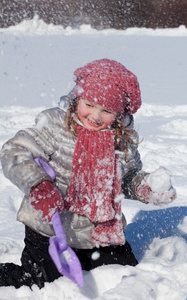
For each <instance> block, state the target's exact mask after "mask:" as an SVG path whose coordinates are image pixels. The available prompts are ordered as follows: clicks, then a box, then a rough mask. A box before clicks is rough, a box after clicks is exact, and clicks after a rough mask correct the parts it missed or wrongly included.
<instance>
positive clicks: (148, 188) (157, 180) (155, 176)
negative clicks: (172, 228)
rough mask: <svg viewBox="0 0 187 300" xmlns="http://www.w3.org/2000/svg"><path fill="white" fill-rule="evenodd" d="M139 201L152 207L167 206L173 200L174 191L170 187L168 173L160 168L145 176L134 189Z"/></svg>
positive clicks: (174, 196)
mask: <svg viewBox="0 0 187 300" xmlns="http://www.w3.org/2000/svg"><path fill="white" fill-rule="evenodd" d="M136 194H137V196H138V198H139V199H140V200H142V201H143V200H144V201H146V202H149V203H152V204H154V205H162V204H168V203H170V202H172V201H173V200H175V198H176V190H175V189H174V188H173V187H172V185H171V175H170V172H169V171H168V170H167V169H165V168H163V167H160V168H159V169H158V170H156V171H155V172H153V173H151V174H149V175H147V176H145V177H144V179H143V180H142V182H141V184H140V185H139V186H138V188H137V189H136Z"/></svg>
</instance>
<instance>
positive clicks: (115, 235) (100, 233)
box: [91, 219, 125, 247]
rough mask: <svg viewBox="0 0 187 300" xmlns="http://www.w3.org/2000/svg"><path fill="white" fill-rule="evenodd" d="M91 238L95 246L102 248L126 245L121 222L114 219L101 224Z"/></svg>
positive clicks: (92, 232) (94, 230) (93, 231)
mask: <svg viewBox="0 0 187 300" xmlns="http://www.w3.org/2000/svg"><path fill="white" fill-rule="evenodd" d="M91 238H92V241H93V243H94V244H96V245H100V246H102V247H107V246H109V245H123V244H124V243H125V236H124V233H123V228H122V222H121V220H117V219H114V220H112V221H108V222H104V223H101V224H99V225H98V226H96V228H94V229H93V230H92V231H91Z"/></svg>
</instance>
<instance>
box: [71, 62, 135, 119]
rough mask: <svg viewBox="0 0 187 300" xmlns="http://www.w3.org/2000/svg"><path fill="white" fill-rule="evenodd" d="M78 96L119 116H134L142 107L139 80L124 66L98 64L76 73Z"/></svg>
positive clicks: (106, 63) (115, 63) (89, 64)
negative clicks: (128, 114) (119, 114)
mask: <svg viewBox="0 0 187 300" xmlns="http://www.w3.org/2000/svg"><path fill="white" fill-rule="evenodd" d="M74 81H75V82H76V88H75V95H76V96H78V97H81V98H83V99H86V100H89V101H91V102H95V103H98V104H100V105H102V106H105V107H106V108H108V109H110V110H113V111H115V112H118V113H123V111H124V110H125V112H128V113H130V114H134V113H135V112H136V111H137V110H138V109H139V108H140V106H141V92H140V88H139V84H138V80H137V77H136V76H135V75H134V74H133V73H132V72H131V71H129V70H128V69H126V68H125V67H124V66H123V65H122V64H120V63H119V62H117V61H115V60H110V59H107V58H104V59H100V60H95V61H93V62H91V63H88V64H87V65H86V66H84V67H82V68H78V69H77V70H75V72H74Z"/></svg>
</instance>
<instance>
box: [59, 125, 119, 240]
mask: <svg viewBox="0 0 187 300" xmlns="http://www.w3.org/2000/svg"><path fill="white" fill-rule="evenodd" d="M114 138H115V133H114V131H110V130H107V131H98V132H93V131H89V130H87V129H86V128H82V127H81V130H79V132H78V138H77V142H76V146H75V151H74V156H73V163H72V171H71V180H70V187H69V191H68V194H67V196H66V197H65V198H64V200H65V209H67V210H68V211H71V212H75V213H78V214H80V215H85V216H86V217H88V218H89V219H90V220H91V221H94V222H96V223H98V226H96V228H95V229H94V230H92V232H91V237H92V241H93V242H94V243H95V244H99V245H101V246H108V245H118V244H124V242H125V238H124V234H123V229H122V221H121V200H120V197H119V195H120V194H121V168H120V162H119V159H118V156H117V155H115V152H114Z"/></svg>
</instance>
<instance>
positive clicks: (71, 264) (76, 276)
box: [35, 158, 84, 286]
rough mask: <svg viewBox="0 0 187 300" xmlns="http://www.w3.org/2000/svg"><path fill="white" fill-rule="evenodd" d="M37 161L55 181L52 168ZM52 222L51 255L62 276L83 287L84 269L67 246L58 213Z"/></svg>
mask: <svg viewBox="0 0 187 300" xmlns="http://www.w3.org/2000/svg"><path fill="white" fill-rule="evenodd" d="M35 161H36V162H37V164H38V165H39V166H40V167H42V168H43V169H44V170H45V171H46V173H47V174H48V175H49V176H50V177H51V178H52V179H55V172H54V170H53V169H52V168H51V166H49V165H48V164H47V163H46V162H44V161H43V160H42V159H41V158H35ZM51 220H52V223H53V228H54V231H55V235H56V236H53V237H51V238H50V239H49V254H50V256H51V258H52V260H53V262H54V264H55V265H56V267H57V270H58V271H59V272H60V274H62V275H64V276H66V277H68V278H69V279H71V280H72V281H73V282H75V283H76V284H78V285H79V286H83V285H84V279H83V273H82V267H81V264H80V261H79V259H78V257H77V255H76V254H75V252H74V251H73V250H72V249H71V247H70V246H68V244H67V239H66V235H65V233H64V229H63V226H62V222H61V219H60V215H59V213H58V211H56V212H55V214H54V215H53V216H52V218H51Z"/></svg>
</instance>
